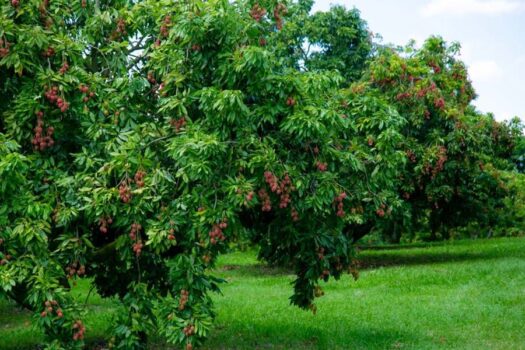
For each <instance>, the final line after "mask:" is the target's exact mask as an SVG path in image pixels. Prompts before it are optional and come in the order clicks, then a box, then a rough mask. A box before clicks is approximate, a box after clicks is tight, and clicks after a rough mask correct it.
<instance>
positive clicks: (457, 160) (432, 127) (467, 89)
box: [355, 37, 514, 242]
mask: <svg viewBox="0 0 525 350" xmlns="http://www.w3.org/2000/svg"><path fill="white" fill-rule="evenodd" d="M458 54H459V45H458V44H447V43H446V42H445V41H444V40H443V39H442V38H439V37H431V38H429V39H428V40H427V41H426V42H425V43H424V44H423V46H422V47H421V48H420V49H416V48H415V47H414V46H413V45H410V46H407V47H406V48H402V49H401V50H397V49H393V48H389V47H385V48H382V49H381V50H379V52H378V54H377V55H376V57H375V58H374V59H373V60H372V62H371V63H370V70H369V72H368V73H367V75H366V77H365V78H364V79H363V81H362V82H360V83H356V84H355V86H361V87H363V88H366V89H372V90H377V91H379V93H380V94H381V95H383V96H384V98H386V99H387V100H388V101H389V103H390V104H391V105H392V106H394V107H395V108H396V110H397V111H398V112H399V114H401V115H402V116H403V117H404V118H406V119H407V121H408V123H407V124H406V125H405V126H404V127H403V129H401V130H400V132H401V133H402V135H403V136H404V146H403V147H404V148H405V153H406V158H407V162H406V163H405V164H406V165H405V169H404V172H403V173H402V174H401V177H400V184H399V196H400V197H401V198H403V199H404V201H403V205H402V206H400V207H399V208H400V211H399V212H397V213H396V215H393V216H392V220H388V221H387V222H386V223H381V225H382V228H381V229H382V232H383V234H384V235H385V236H386V237H388V238H389V239H390V240H392V241H394V242H398V241H399V239H400V237H401V234H402V233H403V232H404V233H408V234H409V236H411V235H413V233H414V232H415V231H416V230H421V231H427V232H428V231H430V232H431V236H430V237H429V238H430V239H436V238H438V235H439V237H441V238H445V239H446V238H449V236H450V232H451V230H452V229H454V228H457V227H462V226H466V225H468V224H470V223H472V222H478V223H480V224H481V225H482V226H486V227H490V226H492V225H494V224H495V220H497V218H496V217H494V215H492V213H494V212H495V210H496V209H497V208H499V207H501V206H502V205H503V202H502V200H503V198H504V197H505V196H506V194H507V193H506V190H505V186H504V184H503V182H502V180H501V178H500V176H499V175H498V172H499V171H500V170H502V169H505V168H506V167H508V161H507V160H506V159H508V158H509V157H510V154H511V153H512V148H513V139H514V136H513V131H512V128H510V127H508V126H506V125H505V124H504V123H498V122H496V121H495V120H494V117H493V116H492V115H490V114H489V115H483V114H481V113H479V112H478V111H476V110H475V108H474V107H473V106H472V104H471V102H472V100H473V99H474V98H475V93H474V89H473V87H472V84H471V82H470V81H469V79H468V72H467V69H466V67H465V65H464V64H463V62H461V60H460V59H459V58H458Z"/></svg>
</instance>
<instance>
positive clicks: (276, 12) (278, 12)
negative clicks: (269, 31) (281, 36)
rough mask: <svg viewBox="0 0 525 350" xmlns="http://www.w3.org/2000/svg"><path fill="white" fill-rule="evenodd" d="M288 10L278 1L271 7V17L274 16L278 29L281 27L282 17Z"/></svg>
mask: <svg viewBox="0 0 525 350" xmlns="http://www.w3.org/2000/svg"><path fill="white" fill-rule="evenodd" d="M287 12H288V9H287V8H286V6H285V5H284V4H283V3H278V4H277V6H275V8H274V9H273V17H274V18H275V26H276V27H277V29H278V30H281V29H283V17H282V16H284V15H286V13H287Z"/></svg>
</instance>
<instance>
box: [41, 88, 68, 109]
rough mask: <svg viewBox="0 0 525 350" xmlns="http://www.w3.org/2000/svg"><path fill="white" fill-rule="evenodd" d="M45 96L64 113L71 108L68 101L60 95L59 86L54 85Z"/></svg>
mask: <svg viewBox="0 0 525 350" xmlns="http://www.w3.org/2000/svg"><path fill="white" fill-rule="evenodd" d="M45 97H46V99H47V100H48V101H49V103H51V104H55V105H56V106H57V107H58V108H59V109H60V111H61V112H62V113H64V112H65V111H67V110H68V109H69V103H67V102H66V101H65V100H64V99H63V98H62V97H58V86H56V85H54V86H52V87H51V88H49V89H47V91H46V93H45Z"/></svg>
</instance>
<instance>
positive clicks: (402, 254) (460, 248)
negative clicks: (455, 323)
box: [216, 241, 525, 277]
mask: <svg viewBox="0 0 525 350" xmlns="http://www.w3.org/2000/svg"><path fill="white" fill-rule="evenodd" d="M470 243H475V242H470ZM509 257H514V258H525V250H524V249H521V247H519V246H516V245H508V246H507V245H503V246H492V245H487V246H483V245H482V246H481V247H480V246H477V247H476V248H475V249H471V246H469V242H468V241H465V242H461V243H455V244H453V245H452V244H451V243H450V242H439V243H421V244H411V245H404V246H403V245H400V246H377V247H367V248H364V247H360V248H359V253H358V256H357V260H358V262H359V269H362V270H367V269H374V268H378V267H394V266H412V265H427V264H439V263H450V262H463V261H476V260H493V259H501V258H509ZM216 271H219V272H221V273H225V274H227V276H229V277H241V276H250V277H265V276H287V275H293V274H294V272H293V269H292V268H289V267H282V266H271V265H268V264H265V263H264V262H259V263H252V264H230V265H224V266H222V267H220V268H218V269H217V270H216Z"/></svg>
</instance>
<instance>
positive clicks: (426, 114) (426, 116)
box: [423, 110, 430, 119]
mask: <svg viewBox="0 0 525 350" xmlns="http://www.w3.org/2000/svg"><path fill="white" fill-rule="evenodd" d="M423 114H424V115H425V119H430V112H429V111H428V110H425V112H424V113H423Z"/></svg>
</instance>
